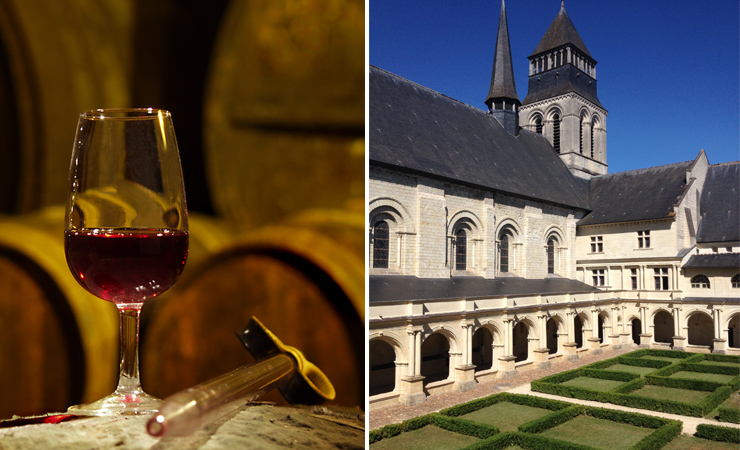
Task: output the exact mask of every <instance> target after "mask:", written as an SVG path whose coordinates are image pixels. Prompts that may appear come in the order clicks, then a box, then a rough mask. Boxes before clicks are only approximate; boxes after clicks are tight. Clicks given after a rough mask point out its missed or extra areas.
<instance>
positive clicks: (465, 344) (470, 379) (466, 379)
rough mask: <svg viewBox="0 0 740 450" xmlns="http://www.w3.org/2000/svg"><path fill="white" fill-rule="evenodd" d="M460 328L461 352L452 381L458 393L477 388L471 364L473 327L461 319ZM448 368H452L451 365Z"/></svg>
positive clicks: (473, 368) (473, 367)
mask: <svg viewBox="0 0 740 450" xmlns="http://www.w3.org/2000/svg"><path fill="white" fill-rule="evenodd" d="M461 328H462V352H461V354H460V356H461V357H460V358H459V359H460V361H459V364H458V365H457V366H456V367H455V372H454V380H455V389H457V390H458V391H460V392H465V391H470V390H472V389H475V388H476V387H478V382H477V381H475V366H474V365H473V364H471V361H472V355H471V352H472V349H471V346H472V341H473V340H472V331H473V326H472V325H471V324H469V323H467V321H466V320H465V319H463V320H462V322H461ZM450 366H452V364H451V365H450Z"/></svg>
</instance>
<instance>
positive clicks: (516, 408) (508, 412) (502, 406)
mask: <svg viewBox="0 0 740 450" xmlns="http://www.w3.org/2000/svg"><path fill="white" fill-rule="evenodd" d="M551 412H552V411H550V410H548V409H541V408H534V407H532V406H526V405H517V404H516V403H509V402H499V403H496V404H493V405H491V406H487V407H485V408H481V409H479V410H478V411H473V412H472V413H469V414H465V415H463V416H460V418H461V419H468V420H473V421H475V422H481V423H485V424H489V425H493V426H495V427H497V428H498V429H499V430H501V431H502V432H504V431H516V430H517V428H518V427H519V425H521V424H523V423H527V422H531V421H532V420H534V419H539V418H540V417H542V416H545V415H547V414H550V413H551Z"/></svg>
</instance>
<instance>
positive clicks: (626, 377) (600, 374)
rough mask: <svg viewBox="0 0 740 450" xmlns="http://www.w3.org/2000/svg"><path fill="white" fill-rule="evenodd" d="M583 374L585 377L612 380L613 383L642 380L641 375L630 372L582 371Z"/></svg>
mask: <svg viewBox="0 0 740 450" xmlns="http://www.w3.org/2000/svg"><path fill="white" fill-rule="evenodd" d="M581 373H582V374H583V376H585V377H589V378H599V379H601V380H612V381H624V382H627V381H632V380H634V379H637V378H640V375H638V374H636V373H629V372H616V371H611V370H603V369H581Z"/></svg>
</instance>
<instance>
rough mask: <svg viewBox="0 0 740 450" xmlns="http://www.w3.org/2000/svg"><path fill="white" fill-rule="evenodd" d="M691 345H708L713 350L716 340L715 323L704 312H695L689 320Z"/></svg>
mask: <svg viewBox="0 0 740 450" xmlns="http://www.w3.org/2000/svg"><path fill="white" fill-rule="evenodd" d="M688 326H689V332H688V338H689V345H706V346H709V348H710V349H711V348H712V347H713V346H712V339H714V322H713V320H712V318H711V317H710V316H709V315H708V314H705V313H703V312H695V313H694V314H692V315H690V316H689V318H688Z"/></svg>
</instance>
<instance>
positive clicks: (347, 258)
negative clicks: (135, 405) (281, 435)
mask: <svg viewBox="0 0 740 450" xmlns="http://www.w3.org/2000/svg"><path fill="white" fill-rule="evenodd" d="M363 224H364V221H363V215H362V214H352V213H347V212H343V211H334V212H332V211H312V212H307V213H306V214H302V215H301V216H300V217H297V218H294V219H293V220H291V221H290V222H286V223H283V224H281V225H274V226H269V227H265V228H262V229H260V230H256V231H254V232H252V233H248V234H246V235H243V236H241V237H240V238H239V239H237V240H236V241H234V242H233V243H232V244H231V245H230V246H229V247H228V248H226V249H224V250H223V251H221V252H219V253H218V254H216V255H213V256H212V257H211V258H210V260H209V261H208V262H207V263H204V264H202V265H201V266H200V267H201V269H200V273H198V274H197V275H195V276H192V277H190V278H189V279H188V280H187V282H184V283H179V284H178V285H177V286H176V287H175V288H173V289H172V292H170V293H169V295H168V296H167V297H166V298H163V299H162V300H161V301H159V302H158V303H157V307H156V309H153V310H151V311H150V315H149V316H148V317H147V327H146V335H145V336H144V337H143V338H142V377H143V379H142V381H143V384H144V388H145V389H146V390H147V391H148V392H150V393H151V394H153V395H157V396H160V397H164V396H167V395H170V394H172V393H173V392H176V391H178V390H181V389H185V388H187V387H190V386H193V385H195V384H197V383H200V382H202V381H205V380H207V379H210V378H212V377H215V376H217V375H220V374H222V373H225V372H228V371H231V370H233V369H236V368H237V367H239V366H241V365H243V364H247V363H249V362H253V361H254V360H253V358H252V357H251V355H249V353H248V352H247V350H245V349H244V348H243V347H242V345H241V343H240V342H239V340H238V339H237V338H236V337H235V336H234V331H237V330H241V329H243V328H244V326H245V325H246V324H247V321H248V320H249V318H250V317H251V316H253V315H254V316H256V317H257V318H259V319H260V320H261V321H262V323H264V324H265V326H266V327H267V328H268V329H270V330H271V331H273V332H274V333H275V334H276V335H277V336H278V337H279V338H280V339H281V340H282V341H283V342H284V343H285V344H287V345H292V346H294V347H297V348H299V349H300V350H301V351H303V353H304V354H305V356H306V358H307V359H308V360H309V361H311V362H313V363H315V364H316V365H317V366H318V367H319V368H321V369H322V370H323V371H324V372H325V373H326V375H327V376H328V377H329V379H330V380H331V381H332V382H333V384H334V386H335V388H336V391H337V398H336V400H335V401H334V403H335V404H340V405H362V404H364V361H365V358H364V348H365V333H364V278H365V277H364V257H363V255H364V242H363V241H364V240H363V238H362V236H363V233H362V229H363ZM265 398H266V399H269V400H272V401H276V402H278V403H281V404H285V402H284V400H282V398H281V397H280V396H279V394H278V393H277V392H273V393H271V394H268V396H266V397H265Z"/></svg>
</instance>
